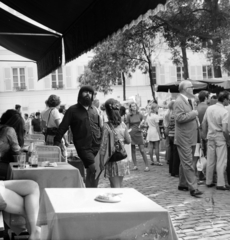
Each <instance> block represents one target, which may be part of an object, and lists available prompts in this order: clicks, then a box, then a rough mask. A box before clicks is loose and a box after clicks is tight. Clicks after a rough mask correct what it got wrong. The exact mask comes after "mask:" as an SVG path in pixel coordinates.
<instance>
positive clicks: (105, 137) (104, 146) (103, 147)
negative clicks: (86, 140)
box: [100, 125, 110, 169]
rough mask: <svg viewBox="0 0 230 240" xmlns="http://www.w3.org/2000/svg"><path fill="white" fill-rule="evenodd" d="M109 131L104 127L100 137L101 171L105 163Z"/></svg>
mask: <svg viewBox="0 0 230 240" xmlns="http://www.w3.org/2000/svg"><path fill="white" fill-rule="evenodd" d="M109 137H110V136H109V131H108V129H107V127H106V126H105V125H104V127H103V136H102V142H101V147H100V168H101V169H102V166H104V163H105V154H106V150H107V144H108V141H109Z"/></svg>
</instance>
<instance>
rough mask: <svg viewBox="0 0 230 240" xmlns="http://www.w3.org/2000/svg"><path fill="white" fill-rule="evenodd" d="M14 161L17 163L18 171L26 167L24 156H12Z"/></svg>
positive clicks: (23, 154) (22, 154) (21, 154)
mask: <svg viewBox="0 0 230 240" xmlns="http://www.w3.org/2000/svg"><path fill="white" fill-rule="evenodd" d="M14 159H15V160H16V161H17V163H18V166H19V167H20V169H24V168H25V167H26V154H25V153H20V154H19V155H14Z"/></svg>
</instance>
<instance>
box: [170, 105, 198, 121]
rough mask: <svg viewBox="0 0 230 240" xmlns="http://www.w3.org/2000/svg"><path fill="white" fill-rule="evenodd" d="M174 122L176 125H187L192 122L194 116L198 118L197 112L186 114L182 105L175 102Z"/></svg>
mask: <svg viewBox="0 0 230 240" xmlns="http://www.w3.org/2000/svg"><path fill="white" fill-rule="evenodd" d="M174 105H175V108H174V109H175V120H176V121H177V122H178V123H187V122H190V121H193V120H194V119H195V118H196V116H198V112H197V110H192V111H191V112H188V113H186V112H185V111H184V107H183V104H182V103H180V102H175V104H174Z"/></svg>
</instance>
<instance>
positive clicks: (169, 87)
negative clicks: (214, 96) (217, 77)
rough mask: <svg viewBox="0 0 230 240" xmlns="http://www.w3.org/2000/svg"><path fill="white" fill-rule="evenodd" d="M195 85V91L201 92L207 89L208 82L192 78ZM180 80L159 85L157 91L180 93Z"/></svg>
mask: <svg viewBox="0 0 230 240" xmlns="http://www.w3.org/2000/svg"><path fill="white" fill-rule="evenodd" d="M191 83H192V85H193V87H194V93H197V92H200V91H201V90H207V83H201V82H199V81H195V80H191ZM179 84H180V82H172V83H168V84H164V85H158V86H157V92H168V91H170V92H171V93H178V92H179Z"/></svg>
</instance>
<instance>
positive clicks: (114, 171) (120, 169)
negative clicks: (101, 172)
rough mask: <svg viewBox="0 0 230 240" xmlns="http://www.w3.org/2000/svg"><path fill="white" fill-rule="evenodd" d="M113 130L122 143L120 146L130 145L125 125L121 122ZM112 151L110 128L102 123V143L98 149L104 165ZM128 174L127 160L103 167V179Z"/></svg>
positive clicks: (112, 135) (112, 137)
mask: <svg viewBox="0 0 230 240" xmlns="http://www.w3.org/2000/svg"><path fill="white" fill-rule="evenodd" d="M114 130H115V131H116V133H117V136H118V138H119V140H120V141H121V142H122V144H124V143H130V136H129V133H128V129H127V126H126V125H125V123H123V122H122V123H121V124H120V125H119V126H117V127H116V128H115V129H114ZM109 141H110V144H109ZM109 145H110V146H109ZM109 147H110V151H109ZM113 151H114V134H113V132H112V130H111V128H110V127H109V125H108V123H104V128H103V138H102V143H101V148H100V154H101V155H102V156H104V163H106V162H107V160H108V159H109V157H110V156H109V152H111V153H112V152H113ZM129 174H130V169H129V161H128V160H127V159H123V160H121V161H119V162H113V163H107V164H106V165H105V177H107V178H110V177H117V176H119V177H123V176H125V175H129Z"/></svg>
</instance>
